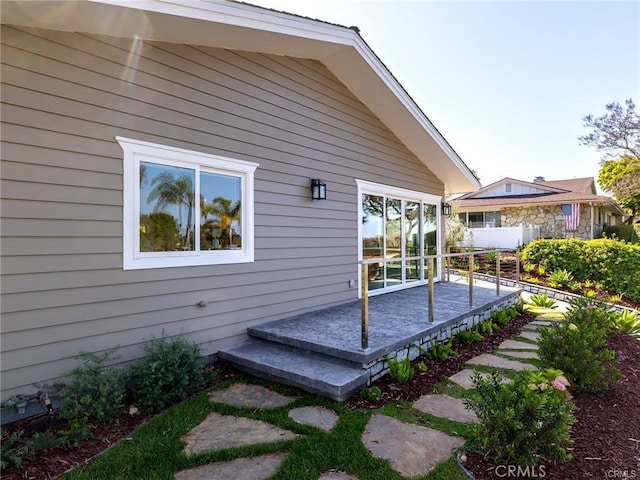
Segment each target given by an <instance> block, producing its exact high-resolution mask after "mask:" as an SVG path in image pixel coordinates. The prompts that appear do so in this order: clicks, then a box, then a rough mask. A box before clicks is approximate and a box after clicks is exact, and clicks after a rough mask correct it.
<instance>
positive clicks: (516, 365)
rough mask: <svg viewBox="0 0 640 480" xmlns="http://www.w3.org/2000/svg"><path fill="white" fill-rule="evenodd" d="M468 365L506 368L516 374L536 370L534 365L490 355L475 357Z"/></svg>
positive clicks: (484, 354)
mask: <svg viewBox="0 0 640 480" xmlns="http://www.w3.org/2000/svg"><path fill="white" fill-rule="evenodd" d="M467 365H483V366H486V367H495V368H505V369H508V370H514V371H516V372H519V371H522V370H536V367H535V366H534V365H531V364H530V363H523V362H518V361H517V360H509V359H507V358H502V357H498V356H496V355H492V354H490V353H482V354H480V355H478V356H475V357H473V358H472V359H471V360H469V361H468V362H467Z"/></svg>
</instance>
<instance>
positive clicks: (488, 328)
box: [474, 320, 498, 334]
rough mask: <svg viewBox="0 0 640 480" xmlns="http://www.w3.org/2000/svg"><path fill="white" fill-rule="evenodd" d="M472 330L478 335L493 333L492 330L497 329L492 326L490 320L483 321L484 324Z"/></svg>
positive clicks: (477, 325) (481, 323) (479, 324)
mask: <svg viewBox="0 0 640 480" xmlns="http://www.w3.org/2000/svg"><path fill="white" fill-rule="evenodd" d="M474 330H475V331H476V332H478V333H480V334H483V333H493V332H494V330H498V327H497V326H496V325H494V324H493V322H492V321H491V320H485V321H484V322H480V323H478V324H476V326H475V327H474Z"/></svg>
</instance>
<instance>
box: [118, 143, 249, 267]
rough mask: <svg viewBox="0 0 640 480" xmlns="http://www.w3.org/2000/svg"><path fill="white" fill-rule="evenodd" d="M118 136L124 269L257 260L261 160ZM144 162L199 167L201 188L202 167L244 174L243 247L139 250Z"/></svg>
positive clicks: (241, 175)
mask: <svg viewBox="0 0 640 480" xmlns="http://www.w3.org/2000/svg"><path fill="white" fill-rule="evenodd" d="M116 140H117V141H118V143H119V144H120V147H121V148H122V150H123V152H124V157H123V159H124V175H123V177H124V185H123V197H124V198H123V232H122V252H123V259H122V268H123V269H124V270H136V269H145V268H167V267H191V266H199V265H221V264H229V263H247V262H253V261H254V253H253V250H254V221H253V216H254V205H253V202H254V197H253V190H254V180H253V177H254V172H255V170H256V168H257V167H258V164H257V163H253V162H247V161H244V160H236V159H233V158H227V157H221V156H218V155H211V154H207V153H202V152H196V151H193V150H186V149H183V148H177V147H171V146H167V145H160V144H157V143H150V142H143V141H141V140H134V139H131V138H125V137H116ZM141 161H143V162H144V161H146V162H151V163H159V164H164V165H173V166H179V167H187V168H191V169H194V170H195V172H196V189H198V188H199V172H200V170H201V169H202V170H203V171H215V172H219V173H223V174H229V175H233V176H238V177H240V178H241V179H242V217H241V225H242V226H241V228H242V249H240V250H211V251H209V250H203V251H199V250H196V251H193V252H140V251H139V248H140V247H139V244H140V234H139V230H140V214H139V212H140V205H139V201H140V199H139V189H140V178H139V177H140V162H141ZM195 203H196V206H195V212H194V214H195V215H196V217H195V218H196V219H197V218H199V215H200V214H199V208H200V206H199V202H195ZM196 223H197V221H196ZM199 245H200V242H199V236H198V235H196V248H199Z"/></svg>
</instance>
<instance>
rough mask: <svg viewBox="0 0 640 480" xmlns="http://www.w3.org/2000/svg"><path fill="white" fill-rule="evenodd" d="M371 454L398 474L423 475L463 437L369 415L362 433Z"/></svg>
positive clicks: (442, 459)
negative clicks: (369, 417) (386, 462)
mask: <svg viewBox="0 0 640 480" xmlns="http://www.w3.org/2000/svg"><path fill="white" fill-rule="evenodd" d="M362 443H363V444H364V446H365V447H366V448H367V449H368V450H369V451H370V452H371V454H372V455H373V456H374V457H376V458H379V459H382V460H389V463H390V465H391V468H393V469H394V470H395V471H397V472H398V473H400V474H401V475H404V476H407V477H412V476H414V475H426V474H427V473H428V472H429V471H431V470H432V469H433V468H434V467H435V466H436V465H437V464H438V463H440V462H442V461H444V460H446V459H448V458H449V457H450V456H451V454H452V453H453V452H454V451H455V450H456V449H457V448H459V447H460V446H462V445H463V444H464V438H462V437H457V436H453V435H447V434H446V433H444V432H441V431H439V430H434V429H432V428H428V427H422V426H420V425H414V424H409V423H404V422H401V421H400V420H397V419H395V418H392V417H388V416H386V415H373V416H372V417H371V419H370V420H369V423H368V424H367V426H366V428H365V430H364V433H363V434H362Z"/></svg>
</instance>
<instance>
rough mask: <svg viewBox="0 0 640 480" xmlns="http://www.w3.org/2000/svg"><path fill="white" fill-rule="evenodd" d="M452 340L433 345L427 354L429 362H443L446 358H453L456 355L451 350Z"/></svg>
mask: <svg viewBox="0 0 640 480" xmlns="http://www.w3.org/2000/svg"><path fill="white" fill-rule="evenodd" d="M452 345H453V339H450V340H449V341H448V342H447V343H434V344H433V345H431V349H430V350H429V351H428V352H427V355H428V356H429V358H431V360H433V361H435V362H443V361H445V360H446V359H447V358H448V357H454V356H456V355H457V354H458V352H456V351H455V350H454V349H453V348H452Z"/></svg>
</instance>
